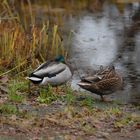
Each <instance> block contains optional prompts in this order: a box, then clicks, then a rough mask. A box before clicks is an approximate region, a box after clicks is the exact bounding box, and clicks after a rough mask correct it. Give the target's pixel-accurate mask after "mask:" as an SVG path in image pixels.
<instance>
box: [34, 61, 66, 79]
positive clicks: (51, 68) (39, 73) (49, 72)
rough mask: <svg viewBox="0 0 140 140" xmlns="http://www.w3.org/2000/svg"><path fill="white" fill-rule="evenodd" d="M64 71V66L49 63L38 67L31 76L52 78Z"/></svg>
mask: <svg viewBox="0 0 140 140" xmlns="http://www.w3.org/2000/svg"><path fill="white" fill-rule="evenodd" d="M65 69H66V65H65V64H63V63H58V62H53V61H49V62H46V63H43V64H42V65H40V66H39V67H38V68H37V69H36V70H35V71H34V72H33V75H34V76H36V77H41V78H43V77H49V78H51V77H54V76H56V75H57V74H59V73H61V72H62V71H64V70H65Z"/></svg>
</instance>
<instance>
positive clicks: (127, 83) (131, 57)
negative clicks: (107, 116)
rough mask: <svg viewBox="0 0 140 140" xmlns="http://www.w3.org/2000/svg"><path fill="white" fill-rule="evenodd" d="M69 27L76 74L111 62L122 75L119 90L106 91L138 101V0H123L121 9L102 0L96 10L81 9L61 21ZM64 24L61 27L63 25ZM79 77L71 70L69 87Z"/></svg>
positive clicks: (139, 69) (126, 99) (82, 73)
mask: <svg viewBox="0 0 140 140" xmlns="http://www.w3.org/2000/svg"><path fill="white" fill-rule="evenodd" d="M65 28H66V30H68V29H71V30H73V36H72V42H71V50H70V59H71V61H72V62H73V63H74V64H75V65H76V66H77V69H78V71H79V73H80V75H85V74H86V73H87V70H88V69H89V72H93V71H94V70H96V69H98V68H99V65H103V66H108V65H110V64H114V65H115V67H116V69H118V70H119V71H120V72H121V74H122V76H123V79H124V88H123V90H121V91H119V92H116V93H114V94H112V95H109V96H110V97H111V98H115V99H118V100H120V101H122V102H124V103H128V102H131V103H138V104H139V103H140V3H138V2H133V3H130V4H125V7H124V8H123V11H119V10H118V8H117V6H116V5H114V4H110V3H108V2H105V3H104V4H103V6H102V10H101V11H98V12H90V11H88V10H87V11H86V10H85V11H82V12H81V13H80V15H79V16H75V17H71V18H69V19H68V20H67V21H66V22H65ZM65 28H64V29H65ZM78 81H79V76H78V72H75V74H74V77H73V80H72V87H73V88H74V89H76V90H79V89H80V88H79V87H78V86H77V82H78Z"/></svg>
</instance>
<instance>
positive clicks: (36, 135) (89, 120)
mask: <svg viewBox="0 0 140 140" xmlns="http://www.w3.org/2000/svg"><path fill="white" fill-rule="evenodd" d="M41 10H43V8H42V9H41V8H40V9H39V12H38V13H39V14H38V15H39V16H40V14H41V15H42V16H44V15H43V14H42V13H41V12H42V11H41ZM44 11H45V10H44ZM57 11H59V12H61V13H63V14H64V12H65V11H64V9H63V8H60V9H57ZM51 18H53V16H52V17H51ZM63 22H64V23H63V24H64V27H63V28H62V33H63V34H62V36H63V37H64V38H65V37H66V38H67V35H68V34H69V31H70V30H71V31H72V39H71V43H70V44H69V46H70V50H69V53H70V56H69V58H70V61H71V62H72V64H73V67H74V68H75V73H74V76H73V79H72V84H71V86H72V88H73V89H75V90H78V91H79V90H81V89H80V88H79V87H78V86H77V82H78V81H79V75H80V76H82V75H86V74H87V73H93V72H94V70H97V69H98V68H99V66H100V65H103V66H108V65H111V64H113V65H115V67H116V69H117V70H118V71H119V72H120V73H121V74H122V76H123V79H124V88H123V89H122V90H121V91H118V92H116V93H114V94H112V95H109V96H107V98H112V99H113V100H115V102H117V101H116V100H119V101H121V103H120V102H118V103H115V102H112V103H102V102H100V101H99V100H98V99H97V100H95V101H93V104H91V103H90V105H91V106H92V107H91V108H90V109H89V108H88V107H85V101H86V100H85V101H84V99H83V100H78V99H77V100H76V102H75V103H73V104H72V105H71V106H68V105H67V104H66V102H62V101H59V100H57V101H56V102H53V103H52V104H51V105H47V104H39V103H38V102H37V100H36V98H37V97H32V98H31V99H29V98H27V99H28V100H27V101H26V102H24V103H19V104H15V103H13V102H9V101H8V100H7V102H8V103H11V104H12V105H16V107H17V109H18V110H17V114H11V115H9V114H8V115H7V114H4V113H2V115H1V117H0V139H2V140H6V139H8V140H10V139H17V140H18V139H34V140H37V139H46V138H48V139H51V140H65V139H66V140H70V139H73V140H76V139H84V140H86V139H88V140H90V139H91V140H93V139H95V140H96V139H97V140H112V139H114V140H115V139H116V140H117V139H119V140H126V139H127V140H133V139H134V140H139V139H140V135H139V134H140V123H139V116H140V112H139V106H134V105H131V104H129V103H134V104H137V105H138V104H139V103H140V92H139V91H140V86H139V85H140V65H139V64H140V56H139V53H140V47H139V46H140V3H137V2H133V3H132V2H131V3H127V4H125V5H123V7H122V8H118V5H116V4H114V3H111V2H108V1H104V2H102V5H101V6H100V7H99V8H97V9H94V6H93V7H92V1H91V3H89V7H88V8H87V9H84V10H80V11H79V12H78V13H75V14H69V16H67V17H65V16H64V21H63ZM65 45H66V47H67V45H68V44H67V42H66V43H65ZM76 93H77V92H76ZM87 94H89V93H87ZM2 95H3V98H2V97H1V104H2V105H3V104H4V103H5V102H4V100H6V99H7V97H6V98H5V94H2ZM78 95H79V93H78ZM78 95H75V96H76V97H78ZM95 98H99V97H98V96H95ZM79 99H81V98H79ZM90 99H91V98H90ZM81 102H82V104H84V105H81ZM122 103H123V104H122ZM124 103H125V104H124ZM20 113H21V114H22V115H21V114H20Z"/></svg>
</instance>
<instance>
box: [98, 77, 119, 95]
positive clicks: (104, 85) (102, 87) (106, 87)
mask: <svg viewBox="0 0 140 140" xmlns="http://www.w3.org/2000/svg"><path fill="white" fill-rule="evenodd" d="M95 85H96V87H97V88H98V90H99V91H100V92H102V93H105V94H107V93H110V92H113V91H115V90H117V89H119V87H120V86H121V79H120V78H119V77H113V78H110V79H105V80H101V81H99V82H97V83H96V84H95Z"/></svg>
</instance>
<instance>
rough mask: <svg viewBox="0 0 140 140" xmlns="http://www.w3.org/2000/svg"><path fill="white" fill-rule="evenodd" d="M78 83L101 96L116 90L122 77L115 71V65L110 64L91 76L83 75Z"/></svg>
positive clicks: (120, 84)
mask: <svg viewBox="0 0 140 140" xmlns="http://www.w3.org/2000/svg"><path fill="white" fill-rule="evenodd" d="M78 85H79V86H80V87H81V88H83V89H86V90H88V91H90V92H93V93H95V94H97V95H100V96H101V99H102V100H104V98H103V95H108V94H111V93H113V92H114V91H116V90H118V89H120V88H121V86H122V77H121V76H120V75H119V74H118V73H117V72H116V71H115V67H114V66H111V67H108V68H106V69H102V70H100V71H99V72H98V73H96V74H95V75H93V76H90V77H84V78H82V79H81V81H80V82H79V83H78Z"/></svg>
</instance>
